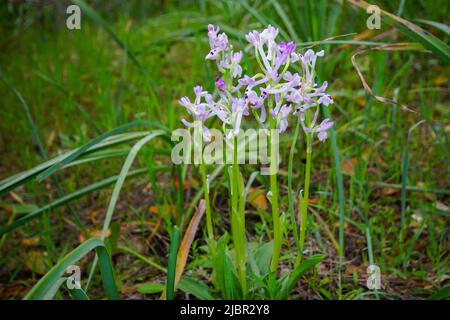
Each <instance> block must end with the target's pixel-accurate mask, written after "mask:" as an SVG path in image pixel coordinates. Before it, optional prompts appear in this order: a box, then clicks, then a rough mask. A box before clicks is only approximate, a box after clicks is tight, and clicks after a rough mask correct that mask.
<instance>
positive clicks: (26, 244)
mask: <svg viewBox="0 0 450 320" xmlns="http://www.w3.org/2000/svg"><path fill="white" fill-rule="evenodd" d="M40 240H41V238H40V237H39V236H36V237H33V238H28V239H22V240H21V241H20V242H21V243H22V245H23V246H24V247H33V246H36V245H37V244H38V243H39V241H40Z"/></svg>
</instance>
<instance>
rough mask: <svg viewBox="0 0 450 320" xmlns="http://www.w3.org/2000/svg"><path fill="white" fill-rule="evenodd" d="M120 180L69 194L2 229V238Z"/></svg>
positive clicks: (137, 173) (135, 173) (107, 180)
mask: <svg viewBox="0 0 450 320" xmlns="http://www.w3.org/2000/svg"><path fill="white" fill-rule="evenodd" d="M146 172H147V169H146V168H142V169H137V170H134V171H131V172H129V173H128V174H127V177H135V176H138V175H142V174H145V173H146ZM118 179H119V176H113V177H110V178H107V179H104V180H102V181H99V182H96V183H93V184H91V185H89V186H87V187H85V188H82V189H80V190H77V191H75V192H73V193H71V194H68V195H66V196H64V197H62V198H59V199H57V200H55V201H53V202H51V203H49V204H47V205H45V206H43V207H41V208H39V209H37V210H35V211H33V212H31V213H29V214H27V215H26V216H23V217H21V218H20V219H17V220H16V221H14V222H12V223H10V224H7V225H6V226H3V227H2V228H0V236H2V235H4V234H6V233H8V232H10V231H12V230H14V229H16V228H18V227H20V226H22V225H24V224H25V223H27V222H30V221H31V220H33V219H36V218H38V217H40V216H42V215H43V214H44V213H46V212H49V211H51V210H53V209H55V208H58V207H60V206H63V205H65V204H66V203H69V202H70V201H73V200H76V199H79V198H81V197H82V196H85V195H87V194H90V193H92V192H94V191H97V190H99V189H102V188H105V187H107V186H109V185H111V184H113V183H114V182H116V181H117V180H118Z"/></svg>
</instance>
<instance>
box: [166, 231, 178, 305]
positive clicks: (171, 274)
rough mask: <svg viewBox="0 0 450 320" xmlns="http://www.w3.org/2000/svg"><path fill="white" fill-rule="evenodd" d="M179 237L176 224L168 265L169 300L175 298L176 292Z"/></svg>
mask: <svg viewBox="0 0 450 320" xmlns="http://www.w3.org/2000/svg"><path fill="white" fill-rule="evenodd" d="M179 238H180V232H179V231H178V227H177V226H175V227H173V230H172V235H171V237H170V248H169V263H168V265H167V288H166V290H167V300H173V295H174V292H175V271H176V268H177V256H178V246H179Z"/></svg>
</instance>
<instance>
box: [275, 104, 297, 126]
mask: <svg viewBox="0 0 450 320" xmlns="http://www.w3.org/2000/svg"><path fill="white" fill-rule="evenodd" d="M291 111H292V106H291V105H286V104H284V105H282V106H280V105H278V106H277V107H275V108H274V109H272V110H270V115H271V116H272V117H273V118H274V119H275V120H276V121H277V122H279V128H278V131H279V133H283V132H285V131H286V129H287V127H288V117H289V114H290V113H291Z"/></svg>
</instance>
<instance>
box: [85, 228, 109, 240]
mask: <svg viewBox="0 0 450 320" xmlns="http://www.w3.org/2000/svg"><path fill="white" fill-rule="evenodd" d="M89 235H90V236H91V238H98V239H100V238H101V237H102V230H100V229H97V230H91V231H89ZM110 235H111V231H110V230H109V229H108V231H106V235H105V239H107V238H108V237H109V236H110ZM78 240H79V241H80V243H83V242H85V241H86V240H88V239H86V237H85V236H84V235H83V234H82V233H80V235H79V236H78Z"/></svg>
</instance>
